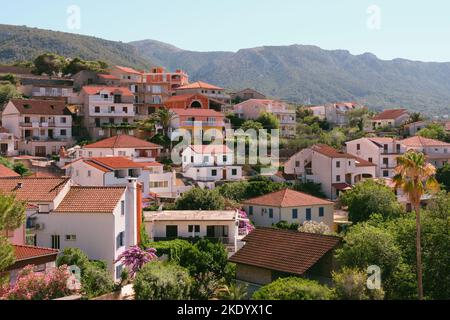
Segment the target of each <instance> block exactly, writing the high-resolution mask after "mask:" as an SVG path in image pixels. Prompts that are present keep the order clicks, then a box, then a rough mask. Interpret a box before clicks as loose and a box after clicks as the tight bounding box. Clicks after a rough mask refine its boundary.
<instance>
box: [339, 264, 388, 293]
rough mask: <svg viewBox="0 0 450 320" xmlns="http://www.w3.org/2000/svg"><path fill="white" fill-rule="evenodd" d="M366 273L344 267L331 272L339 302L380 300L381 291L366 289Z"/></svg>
mask: <svg viewBox="0 0 450 320" xmlns="http://www.w3.org/2000/svg"><path fill="white" fill-rule="evenodd" d="M367 278H368V277H367V273H366V272H365V271H362V270H360V269H357V268H347V267H344V268H342V269H341V270H339V271H338V272H333V284H334V292H335V296H336V298H337V299H339V300H382V299H383V298H384V291H383V290H382V289H376V290H369V289H368V288H367Z"/></svg>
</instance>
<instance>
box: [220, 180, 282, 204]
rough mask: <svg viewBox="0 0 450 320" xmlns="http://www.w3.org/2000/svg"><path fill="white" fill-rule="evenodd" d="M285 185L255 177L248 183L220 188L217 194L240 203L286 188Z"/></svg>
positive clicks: (234, 183)
mask: <svg viewBox="0 0 450 320" xmlns="http://www.w3.org/2000/svg"><path fill="white" fill-rule="evenodd" d="M287 187H288V185H286V184H285V183H279V182H273V181H272V180H270V179H269V178H266V177H263V176H256V177H254V178H251V179H250V180H249V181H241V182H231V183H226V184H224V185H222V186H220V187H219V188H217V189H218V191H219V193H220V194H221V195H222V196H224V197H225V198H227V199H230V200H233V201H236V202H241V201H243V200H247V199H250V198H254V197H258V196H262V195H265V194H268V193H272V192H275V191H279V190H282V189H284V188H287Z"/></svg>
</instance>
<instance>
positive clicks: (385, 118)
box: [365, 109, 410, 131]
mask: <svg viewBox="0 0 450 320" xmlns="http://www.w3.org/2000/svg"><path fill="white" fill-rule="evenodd" d="M409 118H410V115H409V112H408V110H406V109H391V110H385V111H383V112H381V113H379V114H377V115H376V116H375V117H373V118H372V119H370V120H369V121H367V126H366V128H365V130H366V131H375V130H377V129H380V128H386V127H391V128H398V127H400V126H401V125H403V124H405V123H406V122H407V121H408V120H409Z"/></svg>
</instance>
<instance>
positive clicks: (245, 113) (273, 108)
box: [234, 99, 297, 137]
mask: <svg viewBox="0 0 450 320" xmlns="http://www.w3.org/2000/svg"><path fill="white" fill-rule="evenodd" d="M263 112H267V113H271V114H273V115H275V116H276V117H277V119H278V120H279V121H280V130H281V136H283V137H293V136H295V127H296V121H297V120H296V119H297V116H296V112H295V109H294V108H293V107H292V106H290V105H288V104H287V103H285V102H282V101H276V100H257V99H250V100H247V101H244V102H242V103H239V104H237V105H235V106H234V113H235V114H236V116H237V117H239V118H241V119H245V120H256V119H258V118H259V116H260V115H261V113H263Z"/></svg>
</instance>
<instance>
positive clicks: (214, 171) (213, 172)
mask: <svg viewBox="0 0 450 320" xmlns="http://www.w3.org/2000/svg"><path fill="white" fill-rule="evenodd" d="M211 176H213V177H217V170H216V169H214V170H211Z"/></svg>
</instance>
